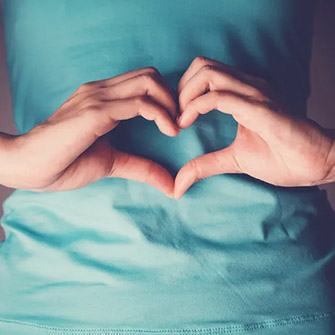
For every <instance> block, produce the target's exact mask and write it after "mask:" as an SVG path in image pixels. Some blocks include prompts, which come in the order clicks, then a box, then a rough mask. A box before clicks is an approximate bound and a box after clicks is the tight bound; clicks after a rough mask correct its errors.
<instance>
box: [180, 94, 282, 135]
mask: <svg viewBox="0 0 335 335" xmlns="http://www.w3.org/2000/svg"><path fill="white" fill-rule="evenodd" d="M214 109H216V110H219V111H220V112H222V113H226V114H230V115H232V116H233V117H234V119H235V120H236V121H237V122H238V123H240V124H241V125H243V126H245V127H246V128H248V129H250V130H252V131H255V132H257V133H259V134H265V133H266V132H268V131H272V130H273V129H274V128H273V127H278V125H276V123H275V122H278V116H277V115H276V114H277V113H275V112H273V111H271V109H270V108H269V105H267V104H266V103H261V102H259V101H254V100H250V99H249V98H248V97H245V96H242V95H239V94H236V93H234V92H229V91H212V92H208V93H206V94H204V95H202V96H200V97H198V98H196V99H195V100H193V101H191V102H190V103H189V104H188V105H187V106H186V109H185V111H184V113H183V114H182V116H181V118H180V119H179V127H181V128H186V127H189V126H191V125H192V123H193V122H194V121H195V120H196V118H197V117H198V115H199V114H206V113H208V112H209V111H212V110H214ZM278 115H279V114H278Z"/></svg>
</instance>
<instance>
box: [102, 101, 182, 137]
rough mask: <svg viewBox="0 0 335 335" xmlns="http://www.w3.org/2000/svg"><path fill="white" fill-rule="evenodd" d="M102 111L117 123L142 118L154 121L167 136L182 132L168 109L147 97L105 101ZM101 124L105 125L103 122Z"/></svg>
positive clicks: (107, 117)
mask: <svg viewBox="0 0 335 335" xmlns="http://www.w3.org/2000/svg"><path fill="white" fill-rule="evenodd" d="M102 111H103V113H102V114H104V115H105V117H106V119H107V120H108V119H109V118H110V119H113V120H115V121H121V120H127V119H131V118H134V117H136V116H142V117H144V118H145V119H146V120H149V121H154V122H155V123H156V125H157V126H158V128H159V130H160V131H161V132H162V133H164V134H165V135H168V136H176V135H178V133H179V132H180V131H179V129H178V127H177V126H176V124H175V123H174V122H173V121H172V120H171V118H170V116H169V114H168V112H167V111H166V109H165V108H163V107H162V106H161V105H159V104H157V103H156V102H155V101H153V100H151V99H150V98H149V97H147V96H135V97H132V98H128V99H120V100H111V101H105V102H103V109H102ZM97 114H99V111H98V113H97ZM100 114H101V113H100ZM101 117H103V116H101ZM101 124H102V125H104V123H103V122H102V123H101ZM105 131H106V130H105V129H104V130H103V134H105ZM107 131H108V128H107Z"/></svg>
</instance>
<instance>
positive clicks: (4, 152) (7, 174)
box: [0, 132, 18, 188]
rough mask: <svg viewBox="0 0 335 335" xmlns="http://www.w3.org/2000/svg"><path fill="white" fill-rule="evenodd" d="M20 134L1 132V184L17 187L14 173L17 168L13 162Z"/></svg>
mask: <svg viewBox="0 0 335 335" xmlns="http://www.w3.org/2000/svg"><path fill="white" fill-rule="evenodd" d="M17 137H18V135H10V134H6V133H2V132H0V185H3V186H6V187H11V188H13V187H15V186H14V185H12V184H13V180H14V179H15V178H14V177H15V176H13V173H14V171H15V169H14V168H13V164H12V157H13V147H14V142H15V139H16V138H17Z"/></svg>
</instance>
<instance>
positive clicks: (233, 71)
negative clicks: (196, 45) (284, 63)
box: [177, 56, 266, 94]
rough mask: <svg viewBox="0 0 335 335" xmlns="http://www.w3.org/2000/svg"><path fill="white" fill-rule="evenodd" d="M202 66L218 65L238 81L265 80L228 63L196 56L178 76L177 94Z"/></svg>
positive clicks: (258, 81)
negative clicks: (180, 75) (179, 76)
mask: <svg viewBox="0 0 335 335" xmlns="http://www.w3.org/2000/svg"><path fill="white" fill-rule="evenodd" d="M204 66H213V67H220V68H221V69H222V70H223V71H224V72H225V73H227V74H230V75H231V76H233V77H235V78H236V79H239V80H240V81H243V82H246V83H248V82H249V83H252V82H254V81H255V82H257V83H263V84H265V83H266V81H265V80H264V79H263V78H259V77H256V76H252V75H249V74H247V73H244V72H242V71H240V70H238V69H237V68H236V67H233V66H231V65H229V64H226V63H223V62H220V61H217V60H214V59H211V58H208V57H204V56H198V57H196V58H194V59H193V61H192V63H191V65H190V66H189V68H188V69H187V70H186V71H185V73H184V74H183V76H182V77H181V78H180V80H179V83H178V88H177V90H178V94H180V92H181V91H182V90H183V89H184V87H185V85H186V83H187V82H188V81H189V79H190V78H192V77H193V76H194V75H195V74H196V72H198V71H199V70H200V69H201V68H202V67H204Z"/></svg>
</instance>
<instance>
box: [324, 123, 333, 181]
mask: <svg viewBox="0 0 335 335" xmlns="http://www.w3.org/2000/svg"><path fill="white" fill-rule="evenodd" d="M325 133H326V134H327V136H329V137H330V138H331V139H332V141H333V144H332V146H331V149H330V150H329V155H328V161H329V172H328V174H327V176H326V178H325V180H324V183H323V184H327V183H334V182H335V129H325Z"/></svg>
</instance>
